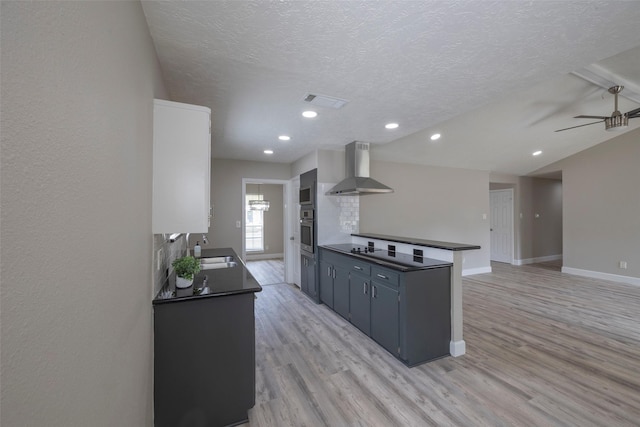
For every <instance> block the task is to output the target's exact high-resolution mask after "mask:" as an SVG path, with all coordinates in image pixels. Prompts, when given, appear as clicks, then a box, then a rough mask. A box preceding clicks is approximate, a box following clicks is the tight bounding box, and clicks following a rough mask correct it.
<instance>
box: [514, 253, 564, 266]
mask: <svg viewBox="0 0 640 427" xmlns="http://www.w3.org/2000/svg"><path fill="white" fill-rule="evenodd" d="M561 259H562V254H559V255H547V256H539V257H536V258H525V259H514V260H513V262H512V263H511V264H513V265H525V264H537V263H539V262H548V261H559V260H561Z"/></svg>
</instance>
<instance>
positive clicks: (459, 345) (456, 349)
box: [449, 340, 467, 357]
mask: <svg viewBox="0 0 640 427" xmlns="http://www.w3.org/2000/svg"><path fill="white" fill-rule="evenodd" d="M466 351H467V344H466V343H465V342H464V340H460V341H450V342H449V353H450V354H451V355H452V356H453V357H460V356H462V355H464V354H465V353H466Z"/></svg>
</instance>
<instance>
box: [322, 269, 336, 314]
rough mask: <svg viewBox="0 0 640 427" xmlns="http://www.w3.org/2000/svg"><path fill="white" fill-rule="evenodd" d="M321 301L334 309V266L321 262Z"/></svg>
mask: <svg viewBox="0 0 640 427" xmlns="http://www.w3.org/2000/svg"><path fill="white" fill-rule="evenodd" d="M319 276H320V277H319V282H320V301H322V302H323V303H324V304H326V305H328V306H329V307H331V308H333V304H334V302H333V300H334V293H333V292H334V284H333V265H331V264H329V263H328V262H326V261H320V274H319Z"/></svg>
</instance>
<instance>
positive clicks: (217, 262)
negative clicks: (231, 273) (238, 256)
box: [200, 256, 238, 270]
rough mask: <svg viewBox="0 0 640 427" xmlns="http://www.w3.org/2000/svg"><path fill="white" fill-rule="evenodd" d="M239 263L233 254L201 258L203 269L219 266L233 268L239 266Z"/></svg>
mask: <svg viewBox="0 0 640 427" xmlns="http://www.w3.org/2000/svg"><path fill="white" fill-rule="evenodd" d="M237 265H238V263H237V262H235V261H234V260H233V257H232V256H217V257H210V258H200V268H201V269H202V270H215V269H218V268H231V267H235V266H237Z"/></svg>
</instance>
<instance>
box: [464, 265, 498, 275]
mask: <svg viewBox="0 0 640 427" xmlns="http://www.w3.org/2000/svg"><path fill="white" fill-rule="evenodd" d="M483 273H491V266H487V267H478V268H465V269H464V270H462V275H463V276H473V275H474V274H483Z"/></svg>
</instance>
